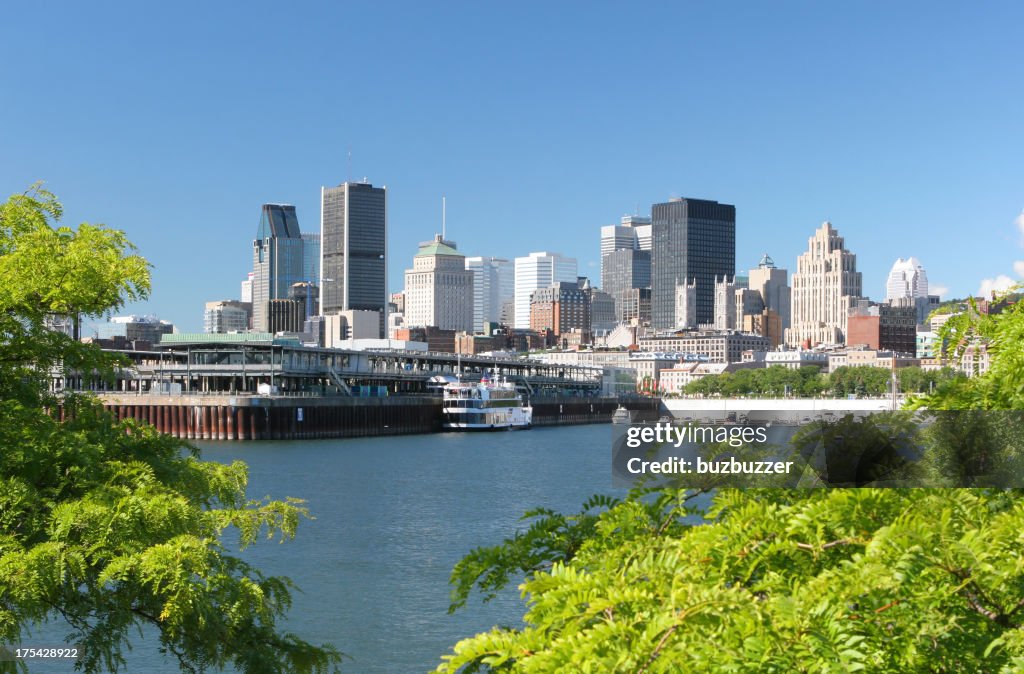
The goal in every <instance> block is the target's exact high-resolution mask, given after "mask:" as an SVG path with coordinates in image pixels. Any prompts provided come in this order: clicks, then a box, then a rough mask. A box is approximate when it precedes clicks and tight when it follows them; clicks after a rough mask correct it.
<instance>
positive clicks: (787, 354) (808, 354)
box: [764, 349, 832, 372]
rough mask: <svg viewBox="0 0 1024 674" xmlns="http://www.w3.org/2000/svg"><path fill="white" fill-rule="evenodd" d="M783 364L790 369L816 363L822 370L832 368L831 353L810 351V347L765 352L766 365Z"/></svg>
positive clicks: (797, 368)
mask: <svg viewBox="0 0 1024 674" xmlns="http://www.w3.org/2000/svg"><path fill="white" fill-rule="evenodd" d="M773 365H781V366H782V367H785V368H789V369H790V370H799V369H800V368H802V367H807V366H809V365H814V366H817V367H820V368H821V371H822V372H826V371H829V370H831V369H832V364H831V360H830V355H829V354H828V353H825V352H822V351H810V350H808V349H794V350H790V351H769V352H767V353H765V354H764V366H765V367H772V366H773Z"/></svg>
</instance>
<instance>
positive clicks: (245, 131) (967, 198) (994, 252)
mask: <svg viewBox="0 0 1024 674" xmlns="http://www.w3.org/2000/svg"><path fill="white" fill-rule="evenodd" d="M4 23H5V31H4V39H3V40H2V41H0V191H2V196H6V195H8V194H13V193H17V192H22V191H24V190H25V189H26V188H27V187H29V186H30V185H32V184H33V183H35V182H36V181H39V180H42V181H45V185H46V187H47V188H48V189H50V190H51V191H53V192H55V193H56V194H57V196H58V197H59V198H60V199H61V201H62V202H63V204H64V206H65V218H64V222H63V224H67V225H75V224H78V223H80V222H93V223H105V224H106V225H108V226H110V227H113V228H116V229H120V230H123V231H124V232H126V233H127V235H128V237H129V239H131V240H132V241H133V242H134V243H135V244H136V245H137V246H138V248H139V251H140V253H141V254H142V255H144V256H145V257H146V258H147V259H148V260H149V261H150V262H151V264H152V266H153V269H152V273H153V292H152V294H151V297H150V299H149V300H148V301H147V302H145V303H142V304H137V305H130V306H128V307H125V309H124V311H122V312H121V313H126V312H129V311H133V312H136V313H149V314H155V315H157V316H159V317H160V318H163V319H166V320H170V321H172V322H174V323H175V324H176V326H177V327H178V329H179V330H181V331H199V330H201V329H202V314H203V305H204V303H205V302H206V301H209V300H216V299H231V298H237V297H238V295H239V283H240V281H241V280H243V279H244V278H245V277H246V274H247V273H248V272H249V271H251V267H252V239H253V237H254V235H255V233H256V228H257V225H258V223H259V215H260V205H261V204H263V203H268V202H270V203H291V204H294V205H295V206H296V208H297V212H298V218H299V224H300V227H301V228H302V230H303V231H317V230H318V228H319V217H320V204H319V199H320V187H321V186H323V185H336V184H339V183H341V182H343V181H345V180H347V179H353V180H361V179H363V178H364V177H365V178H367V179H368V180H369V181H370V182H372V183H373V184H375V185H386V186H387V188H388V207H389V213H388V227H389V235H388V238H389V241H388V245H389V251H390V253H389V261H388V265H389V290H390V291H398V290H401V289H402V285H403V281H402V279H403V270H404V269H406V268H407V267H409V266H411V262H412V256H413V255H414V254H415V252H416V249H417V244H418V243H419V242H420V241H425V240H428V239H430V238H431V237H432V236H433V234H434V233H435V232H438V231H440V224H441V197H442V195H444V196H445V197H446V200H447V225H448V232H447V233H448V237H449V238H451V239H454V240H455V241H456V242H457V243H458V247H459V250H460V251H462V252H464V253H466V254H467V255H494V256H501V257H507V258H512V257H515V256H519V255H525V254H527V253H529V252H530V251H536V250H548V251H556V252H561V253H563V254H565V255H571V256H574V257H576V258H577V259H578V260H579V272H580V274H584V275H589V276H591V277H592V278H594V279H598V278H599V239H600V227H601V226H602V225H607V224H613V223H616V222H618V220H619V218H620V217H621V216H622V215H625V214H633V213H639V214H641V215H648V214H649V213H650V209H651V204H653V203H658V202H663V201H667V200H668V199H670V198H672V197H692V198H704V199H714V200H717V201H721V202H726V203H730V204H734V205H735V206H736V212H737V216H736V217H737V251H736V259H737V267H738V271H739V272H741V273H742V272H743V271H744V270H745V269H748V268H750V267H754V266H756V264H757V261H758V260H759V259H760V257H761V255H762V254H763V253H768V254H770V255H771V256H772V257H773V258H774V260H775V262H776V263H777V264H778V266H780V267H785V268H787V269H789V270H790V272H791V273H792V271H794V270H795V268H796V258H797V256H798V255H799V254H800V253H801V252H802V251H803V250H805V249H806V247H807V239H808V238H809V237H810V236H811V235H812V234H813V232H814V230H815V229H816V228H817V227H818V226H820V224H821V223H822V221H824V220H829V221H831V222H832V223H833V225H834V226H835V227H836V228H837V229H838V230H839V233H840V234H841V235H842V236H843V237H844V238H845V240H846V245H847V248H849V249H850V250H852V251H853V252H854V253H855V254H856V255H857V265H858V269H859V270H860V271H861V272H862V273H863V278H864V292H865V293H866V294H867V295H869V296H870V297H872V298H873V299H882V298H884V292H885V278H886V276H887V274H888V270H889V268H890V267H891V265H892V263H893V262H894V261H895V260H896V258H897V257H908V256H910V255H913V256H916V257H917V258H919V259H920V260H921V261H922V263H923V265H924V266H925V269H926V270H927V274H928V277H929V280H930V281H931V283H932V285H933V287H938V288H939V289H940V290H942V291H944V294H945V297H947V298H951V297H963V296H966V295H968V294H974V293H978V292H979V291H986V290H988V289H991V288H993V287H1003V286H1006V285H1008V284H1010V283H1013V282H1016V281H1017V280H1019V279H1020V278H1021V277H1022V276H1024V161H1022V156H1024V115H1022V113H1024V86H1022V83H1024V35H1022V33H1021V30H1020V26H1021V25H1024V4H1021V3H1010V2H1005V3H1001V2H992V3H986V4H984V5H973V6H972V5H971V4H969V3H959V4H946V3H941V2H928V3H924V2H900V3H882V2H857V3H835V2H830V3H823V2H778V3H764V2H754V1H752V0H751V1H750V2H726V3H707V2H700V3H683V2H678V3H670V2H651V3H622V2H615V3H612V2H586V3H583V2H579V3H576V2H560V3H540V2H518V1H517V2H502V3H494V2H489V3H480V2H455V1H452V2H435V3H423V2H409V3H405V2H386V1H381V2H376V1H375V2H362V3H354V2H347V3H342V2H330V3H308V2H293V3H280V2H276V3H264V2H245V3H240V2H239V3H198V2H195V3H192V2H175V3H159V4H158V3H116V2H102V1H101V2H95V3H70V2H68V3H62V2H50V3H46V4H45V5H38V4H34V3H15V4H12V5H10V6H8V7H6V8H5V15H4ZM349 157H351V158H349Z"/></svg>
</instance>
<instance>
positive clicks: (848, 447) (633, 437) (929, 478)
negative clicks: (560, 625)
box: [612, 410, 1024, 489]
mask: <svg viewBox="0 0 1024 674" xmlns="http://www.w3.org/2000/svg"><path fill="white" fill-rule="evenodd" d="M612 484H613V486H615V487H627V488H628V487H634V486H647V487H679V488H705V489H710V488H716V487H783V488H822V487H1001V488H1008V487H1015V488H1021V487H1024V411H1008V412H990V411H985V412H980V411H941V412H927V411H922V412H908V411H894V412H854V413H844V414H837V413H834V412H820V411H786V412H777V411H772V412H759V411H756V410H749V411H746V412H741V413H730V414H729V416H728V417H726V416H725V415H724V414H723V415H720V417H719V418H714V417H712V418H698V419H670V418H667V417H663V418H662V419H661V420H659V421H658V422H649V423H616V424H612Z"/></svg>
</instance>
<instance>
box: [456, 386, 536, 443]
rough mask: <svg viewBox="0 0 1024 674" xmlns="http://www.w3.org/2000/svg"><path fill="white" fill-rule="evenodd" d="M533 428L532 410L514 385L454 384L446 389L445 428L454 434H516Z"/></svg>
mask: <svg viewBox="0 0 1024 674" xmlns="http://www.w3.org/2000/svg"><path fill="white" fill-rule="evenodd" d="M532 424H533V408H532V407H530V405H529V404H526V405H524V404H523V398H522V396H520V395H519V393H518V392H517V391H516V387H515V385H514V384H511V383H508V382H505V381H501V382H495V381H490V380H489V379H488V378H487V377H486V376H484V378H483V379H482V380H481V381H480V383H479V384H472V383H468V382H462V381H458V382H453V383H451V384H448V385H447V386H445V387H444V418H443V421H442V423H441V426H442V428H445V429H448V430H453V431H489V430H495V431H498V430H508V429H512V430H516V429H523V428H529V427H530V426H531V425H532Z"/></svg>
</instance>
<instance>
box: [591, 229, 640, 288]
mask: <svg viewBox="0 0 1024 674" xmlns="http://www.w3.org/2000/svg"><path fill="white" fill-rule="evenodd" d="M617 250H644V251H650V250H651V219H650V218H647V217H642V216H639V215H624V216H622V223H621V224H619V225H606V226H604V227H602V228H601V286H602V287H604V285H605V281H604V275H605V271H604V266H605V256H607V255H608V254H609V253H613V252H615V251H617ZM605 290H606V291H607V288H606V289H605Z"/></svg>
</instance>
